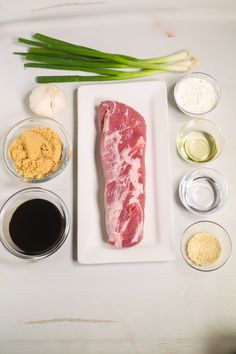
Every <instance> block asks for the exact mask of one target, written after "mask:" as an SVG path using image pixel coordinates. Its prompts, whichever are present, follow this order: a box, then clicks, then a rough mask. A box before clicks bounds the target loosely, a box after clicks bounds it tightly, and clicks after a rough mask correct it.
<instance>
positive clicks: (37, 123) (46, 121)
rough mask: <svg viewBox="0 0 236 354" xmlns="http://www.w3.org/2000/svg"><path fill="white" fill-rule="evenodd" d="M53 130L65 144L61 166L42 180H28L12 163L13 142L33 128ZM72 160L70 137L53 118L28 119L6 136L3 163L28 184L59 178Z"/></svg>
mask: <svg viewBox="0 0 236 354" xmlns="http://www.w3.org/2000/svg"><path fill="white" fill-rule="evenodd" d="M39 127H42V128H51V129H52V130H54V131H56V132H57V133H58V135H59V136H60V138H61V141H62V143H63V149H62V154H61V164H60V166H59V168H58V169H57V170H56V171H55V172H54V173H52V174H51V175H48V176H46V177H44V178H41V179H36V178H26V177H24V176H22V175H21V174H20V173H19V172H18V171H17V169H16V167H15V164H14V162H13V161H12V159H11V157H10V156H9V148H10V145H11V144H12V142H13V141H14V140H15V139H16V138H18V136H19V135H20V134H21V133H23V132H25V131H26V130H29V129H33V128H39ZM70 158H71V143H70V141H69V138H68V135H67V133H66V131H65V129H64V128H63V126H62V125H61V124H60V123H58V122H57V121H56V120H54V119H51V118H41V117H32V118H27V119H24V120H22V121H20V122H19V123H17V124H16V125H14V126H13V128H12V129H11V130H10V131H9V133H8V134H7V135H6V137H5V139H4V143H3V161H4V165H5V167H6V169H7V170H8V172H9V173H10V174H11V175H12V176H14V177H16V178H17V179H18V180H21V181H23V182H28V183H42V182H46V181H49V180H51V179H52V178H54V177H56V176H58V175H59V174H60V173H61V172H62V171H63V170H64V169H65V167H66V166H67V164H68V162H69V160H70Z"/></svg>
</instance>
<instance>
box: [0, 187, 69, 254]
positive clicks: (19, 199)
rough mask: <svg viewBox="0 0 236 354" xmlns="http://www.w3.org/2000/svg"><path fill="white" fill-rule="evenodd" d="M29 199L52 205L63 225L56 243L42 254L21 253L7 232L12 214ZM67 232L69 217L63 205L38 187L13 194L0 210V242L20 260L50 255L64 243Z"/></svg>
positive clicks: (55, 196)
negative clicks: (43, 201) (41, 200)
mask: <svg viewBox="0 0 236 354" xmlns="http://www.w3.org/2000/svg"><path fill="white" fill-rule="evenodd" d="M31 199H43V200H47V201H49V202H51V203H53V204H54V205H55V206H56V207H57V209H58V210H59V212H60V215H61V220H62V225H63V227H62V229H61V233H60V236H59V237H58V239H57V241H56V243H54V245H53V246H52V247H50V248H49V249H47V250H46V251H45V252H42V253H40V254H37V255H35V254H34V255H31V254H26V253H24V252H23V251H21V250H20V249H19V248H18V247H17V246H16V245H15V244H14V242H13V241H12V239H11V236H10V232H9V224H10V221H11V218H12V215H13V213H14V212H15V210H16V209H17V208H18V207H19V206H20V205H21V204H23V203H24V202H26V201H28V200H31ZM69 230H70V217H69V212H68V209H67V207H66V205H65V203H64V202H63V200H62V199H61V198H60V197H59V196H58V195H56V194H55V193H53V192H50V191H48V190H46V189H43V188H39V187H33V188H27V189H23V190H21V191H19V192H17V193H15V194H13V195H12V196H11V197H10V198H9V199H8V200H7V201H6V202H5V204H4V205H3V206H2V208H1V210H0V240H1V242H2V244H3V246H4V247H5V248H6V249H7V250H8V251H9V252H10V253H12V254H13V255H14V256H17V257H20V258H24V259H28V260H38V259H42V258H45V257H48V256H50V255H52V254H53V253H55V252H56V251H57V250H58V249H59V248H60V247H61V246H62V244H63V243H64V242H65V240H66V238H67V236H68V233H69Z"/></svg>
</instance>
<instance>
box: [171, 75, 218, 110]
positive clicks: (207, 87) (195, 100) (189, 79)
mask: <svg viewBox="0 0 236 354" xmlns="http://www.w3.org/2000/svg"><path fill="white" fill-rule="evenodd" d="M174 97H175V102H176V104H177V106H178V107H179V109H180V110H181V111H182V112H183V113H185V114H188V115H190V116H200V115H202V114H206V113H209V112H211V111H212V110H213V109H214V108H215V107H216V106H217V104H218V103H219V100H220V86H219V84H218V83H217V81H216V80H215V79H214V78H213V77H212V76H210V75H208V74H205V73H200V72H194V73H191V74H187V75H185V76H184V77H182V78H181V79H180V80H178V81H177V83H176V85H175V88H174Z"/></svg>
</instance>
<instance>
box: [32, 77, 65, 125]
mask: <svg viewBox="0 0 236 354" xmlns="http://www.w3.org/2000/svg"><path fill="white" fill-rule="evenodd" d="M29 106H30V109H31V110H32V111H33V112H34V113H35V114H36V115H38V116H41V117H49V118H54V117H55V116H56V115H57V114H59V113H61V112H62V111H64V109H65V108H66V97H65V94H64V92H63V91H62V90H60V89H59V88H58V87H57V86H56V85H51V84H41V85H39V86H37V87H35V88H34V89H33V90H32V91H31V94H30V96H29Z"/></svg>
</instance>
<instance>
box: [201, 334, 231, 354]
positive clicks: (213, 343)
mask: <svg viewBox="0 0 236 354" xmlns="http://www.w3.org/2000/svg"><path fill="white" fill-rule="evenodd" d="M206 353H207V354H236V333H235V334H229V333H228V334H219V336H215V335H214V337H212V338H209V339H208V342H207V351H206Z"/></svg>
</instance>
